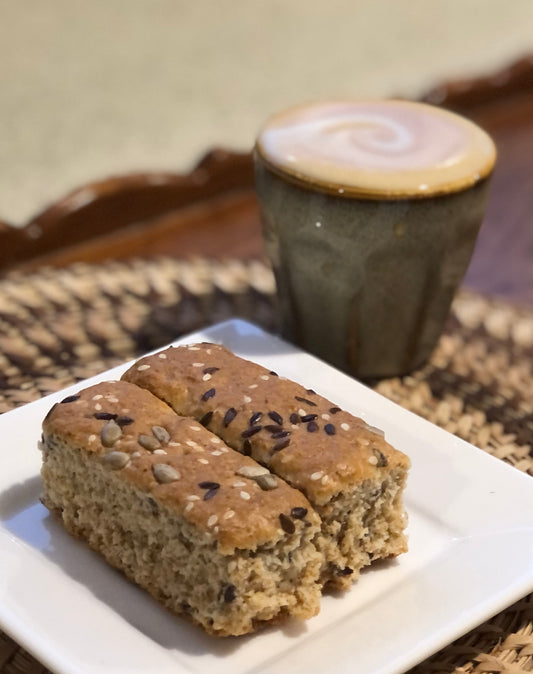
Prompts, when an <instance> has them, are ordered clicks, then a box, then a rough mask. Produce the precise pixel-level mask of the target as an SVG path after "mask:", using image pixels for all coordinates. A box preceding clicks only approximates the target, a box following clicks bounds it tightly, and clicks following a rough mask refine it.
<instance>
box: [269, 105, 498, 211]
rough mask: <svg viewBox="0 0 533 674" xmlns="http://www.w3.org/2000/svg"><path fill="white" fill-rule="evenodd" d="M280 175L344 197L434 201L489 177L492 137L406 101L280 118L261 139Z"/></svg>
mask: <svg viewBox="0 0 533 674" xmlns="http://www.w3.org/2000/svg"><path fill="white" fill-rule="evenodd" d="M256 147H257V150H258V152H259V154H260V155H261V156H262V157H263V159H264V160H265V161H266V162H267V163H268V164H269V165H270V166H271V167H272V168H273V169H274V170H277V171H279V172H281V173H286V174H288V175H289V176H292V177H293V178H295V179H297V180H300V181H303V182H311V183H314V184H317V185H318V186H319V187H320V186H321V187H323V188H325V189H327V190H329V191H335V192H338V193H340V194H345V195H356V196H363V197H364V196H366V197H372V196H374V195H375V196H381V197H385V198H387V197H389V198H394V197H406V196H430V195H434V194H439V193H447V192H452V191H456V190H460V189H465V188H466V187H469V186H470V185H472V184H474V183H475V182H477V181H478V180H480V179H482V178H484V177H486V176H487V175H488V174H489V173H490V172H491V170H492V168H493V166H494V161H495V158H496V151H495V147H494V143H493V142H492V140H491V139H490V137H489V136H488V135H487V134H486V133H485V132H484V131H483V130H482V129H480V128H479V127H478V126H476V125H475V124H473V123H472V122H470V121H468V120H466V119H465V118H463V117H460V116H459V115H456V114H453V113H451V112H448V111H445V110H442V109H440V108H436V107H433V106H430V105H426V104H422V103H411V102H406V101H376V102H338V103H319V104H314V105H310V106H306V107H300V108H295V109H292V110H289V111H287V112H284V113H281V114H279V115H275V116H274V117H272V118H271V119H270V120H268V122H267V123H266V125H265V127H264V128H263V129H262V131H261V132H260V134H259V137H258V140H257V146H256Z"/></svg>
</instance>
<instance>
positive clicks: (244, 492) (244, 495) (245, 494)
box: [240, 491, 250, 501]
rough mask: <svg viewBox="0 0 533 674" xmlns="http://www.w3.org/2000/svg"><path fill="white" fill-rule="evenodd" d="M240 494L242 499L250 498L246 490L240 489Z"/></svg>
mask: <svg viewBox="0 0 533 674" xmlns="http://www.w3.org/2000/svg"><path fill="white" fill-rule="evenodd" d="M240 496H241V498H242V499H244V500H245V501H249V500H250V494H249V493H248V492H247V491H241V494H240Z"/></svg>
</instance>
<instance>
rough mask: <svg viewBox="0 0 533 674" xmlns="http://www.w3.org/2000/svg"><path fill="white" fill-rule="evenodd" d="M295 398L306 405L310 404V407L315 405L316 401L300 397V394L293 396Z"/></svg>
mask: <svg viewBox="0 0 533 674" xmlns="http://www.w3.org/2000/svg"><path fill="white" fill-rule="evenodd" d="M294 397H295V399H296V400H297V401H298V402H300V403H305V404H306V405H311V407H316V403H314V402H313V401H312V400H309V399H308V398H302V397H301V396H294Z"/></svg>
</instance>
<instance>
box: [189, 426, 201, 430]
mask: <svg viewBox="0 0 533 674" xmlns="http://www.w3.org/2000/svg"><path fill="white" fill-rule="evenodd" d="M189 428H190V429H191V431H201V430H202V429H201V428H200V426H189Z"/></svg>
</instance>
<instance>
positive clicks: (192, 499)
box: [185, 494, 200, 501]
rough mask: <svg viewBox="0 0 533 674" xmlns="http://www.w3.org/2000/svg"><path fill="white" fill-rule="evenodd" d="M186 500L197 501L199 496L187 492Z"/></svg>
mask: <svg viewBox="0 0 533 674" xmlns="http://www.w3.org/2000/svg"><path fill="white" fill-rule="evenodd" d="M185 500H186V501H199V500H200V497H199V496H197V495H196V494H189V495H188V496H186V497H185Z"/></svg>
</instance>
